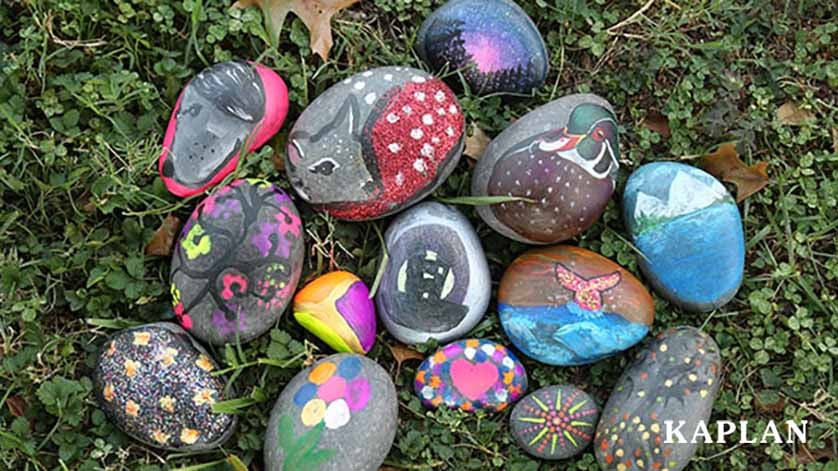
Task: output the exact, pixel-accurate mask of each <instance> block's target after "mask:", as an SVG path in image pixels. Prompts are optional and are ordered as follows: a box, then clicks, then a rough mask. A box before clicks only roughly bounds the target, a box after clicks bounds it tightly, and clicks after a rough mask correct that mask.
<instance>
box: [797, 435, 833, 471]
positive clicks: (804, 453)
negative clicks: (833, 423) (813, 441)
mask: <svg viewBox="0 0 838 471" xmlns="http://www.w3.org/2000/svg"><path fill="white" fill-rule="evenodd" d="M825 442H826V443H825V446H824V447H823V448H814V449H812V448H809V447H808V445H806V444H803V443H801V444H800V445H798V446H799V448H798V449H797V455H796V456H797V464H801V465H806V464H809V463H814V462H816V461H821V460H823V461H824V462H825V463H831V462H833V461H835V459H836V458H838V456H836V454H835V442H834V441H833V440H831V439H827V440H825Z"/></svg>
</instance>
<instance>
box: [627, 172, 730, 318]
mask: <svg viewBox="0 0 838 471" xmlns="http://www.w3.org/2000/svg"><path fill="white" fill-rule="evenodd" d="M623 217H624V220H625V223H626V227H627V228H628V231H629V233H630V234H631V238H632V240H633V241H634V244H635V245H636V246H637V248H638V249H639V250H640V252H641V253H642V256H641V257H638V259H637V262H638V265H640V268H641V269H642V270H643V273H644V274H645V275H646V277H647V278H649V281H650V282H651V283H652V285H653V286H654V288H655V290H657V291H658V292H659V293H660V294H661V295H663V296H664V297H666V298H667V299H669V300H670V301H672V302H674V303H675V304H678V305H679V306H681V307H683V308H685V309H689V310H692V311H702V312H703V311H712V310H713V309H716V308H718V307H721V306H723V305H725V304H727V302H728V301H730V300H731V299H732V298H733V297H734V296H735V295H736V292H737V291H738V290H739V285H741V284H742V274H743V271H744V267H745V236H744V233H743V230H742V219H741V218H740V217H739V209H738V208H737V207H736V202H735V201H734V200H733V198H731V197H730V195H729V194H728V192H727V190H726V189H725V187H724V185H722V184H721V183H720V182H719V181H718V180H716V179H715V178H713V177H712V176H711V175H710V174H708V173H706V172H704V171H703V170H699V169H697V168H695V167H691V166H689V165H685V164H680V163H675V162H655V163H651V164H646V165H643V166H642V167H640V168H639V169H637V170H636V171H635V172H634V173H632V174H631V176H630V177H629V180H628V183H627V184H626V190H625V193H624V195H623Z"/></svg>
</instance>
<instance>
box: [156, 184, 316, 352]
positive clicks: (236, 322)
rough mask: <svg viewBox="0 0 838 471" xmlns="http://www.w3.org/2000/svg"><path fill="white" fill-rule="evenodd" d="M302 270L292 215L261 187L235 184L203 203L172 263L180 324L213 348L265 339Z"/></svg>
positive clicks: (276, 193) (278, 196)
mask: <svg viewBox="0 0 838 471" xmlns="http://www.w3.org/2000/svg"><path fill="white" fill-rule="evenodd" d="M302 265H303V235H302V225H301V223H300V216H299V214H298V213H297V208H296V207H295V206H294V203H293V202H292V201H291V198H289V197H288V195H287V194H285V192H283V191H282V190H280V189H279V188H277V187H275V186H274V185H272V184H271V183H268V182H266V181H264V180H256V179H248V180H236V181H234V182H232V183H230V184H229V185H227V186H226V187H223V188H220V189H219V190H217V191H215V192H214V193H213V194H212V195H210V196H208V197H207V198H206V199H204V200H203V201H202V202H201V203H200V204H199V205H198V207H197V208H195V211H193V212H192V216H191V217H190V218H189V219H188V220H187V221H186V223H185V224H184V226H183V229H182V231H181V235H180V239H179V240H178V242H177V245H176V247H175V250H174V255H173V256H172V267H171V274H170V281H171V290H172V305H173V306H174V311H175V314H176V315H177V318H178V321H179V322H180V324H181V325H182V326H183V327H184V328H186V330H188V331H190V332H191V333H192V334H193V335H194V336H196V337H198V338H199V339H201V340H203V341H205V342H209V343H211V344H215V345H221V344H224V343H227V342H236V341H239V342H247V341H249V340H252V339H254V338H256V337H258V336H259V335H261V334H263V333H265V332H266V331H267V330H268V329H270V328H271V326H272V325H273V324H274V323H275V322H276V320H277V319H279V317H280V316H281V315H282V312H283V311H284V310H285V307H286V306H287V305H288V303H289V301H291V297H292V295H293V293H294V290H295V289H296V288H297V282H298V281H299V279H300V271H301V270H302Z"/></svg>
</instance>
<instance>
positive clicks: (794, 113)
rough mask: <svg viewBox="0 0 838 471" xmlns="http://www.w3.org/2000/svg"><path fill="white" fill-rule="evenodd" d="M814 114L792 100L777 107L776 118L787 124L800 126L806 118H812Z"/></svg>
mask: <svg viewBox="0 0 838 471" xmlns="http://www.w3.org/2000/svg"><path fill="white" fill-rule="evenodd" d="M814 118H815V115H813V114H812V112H811V111H809V110H806V109H803V108H801V107H800V105H798V104H797V103H794V102H791V101H789V102H787V103H783V105H782V106H780V107H779V108H777V119H778V120H779V121H780V122H781V123H783V124H786V125H789V126H800V125H801V124H803V123H804V122H806V120H808V119H814Z"/></svg>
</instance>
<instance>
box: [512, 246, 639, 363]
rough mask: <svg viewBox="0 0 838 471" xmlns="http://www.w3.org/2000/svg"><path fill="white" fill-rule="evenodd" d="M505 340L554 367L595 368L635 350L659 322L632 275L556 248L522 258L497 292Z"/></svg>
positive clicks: (585, 253) (586, 254)
mask: <svg viewBox="0 0 838 471" xmlns="http://www.w3.org/2000/svg"><path fill="white" fill-rule="evenodd" d="M498 311H499V312H500V321H501V324H502V325H503V328H504V330H505V331H506V335H507V336H509V339H510V340H511V341H512V343H513V344H514V345H515V346H516V347H518V349H519V350H521V351H522V352H523V353H524V354H525V355H527V356H529V357H531V358H534V359H536V360H538V361H540V362H542V363H548V364H550V365H583V364H586V363H592V362H594V361H597V360H600V359H602V358H605V357H608V356H610V355H613V354H615V353H618V352H621V351H623V350H625V349H627V348H629V347H631V346H632V345H634V344H636V343H637V342H639V341H640V340H642V339H643V337H644V336H645V335H646V333H647V332H648V331H649V326H651V325H652V321H653V320H654V317H655V307H654V303H653V302H652V297H651V296H650V295H649V292H648V291H647V290H646V288H644V287H643V285H642V284H641V283H640V281H638V280H637V278H635V277H634V276H632V274H631V273H629V272H628V271H627V270H625V269H624V268H622V267H620V266H619V265H617V264H616V263H614V262H612V261H611V260H608V259H607V258H605V257H603V256H601V255H599V254H596V253H594V252H591V251H590V250H585V249H581V248H578V247H572V246H568V245H557V246H553V247H546V248H542V249H535V250H530V251H529V252H526V253H525V254H523V255H521V256H520V257H518V258H517V259H515V261H513V262H512V265H510V266H509V268H507V269H506V273H504V275H503V279H501V282H500V288H499V290H498Z"/></svg>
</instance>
